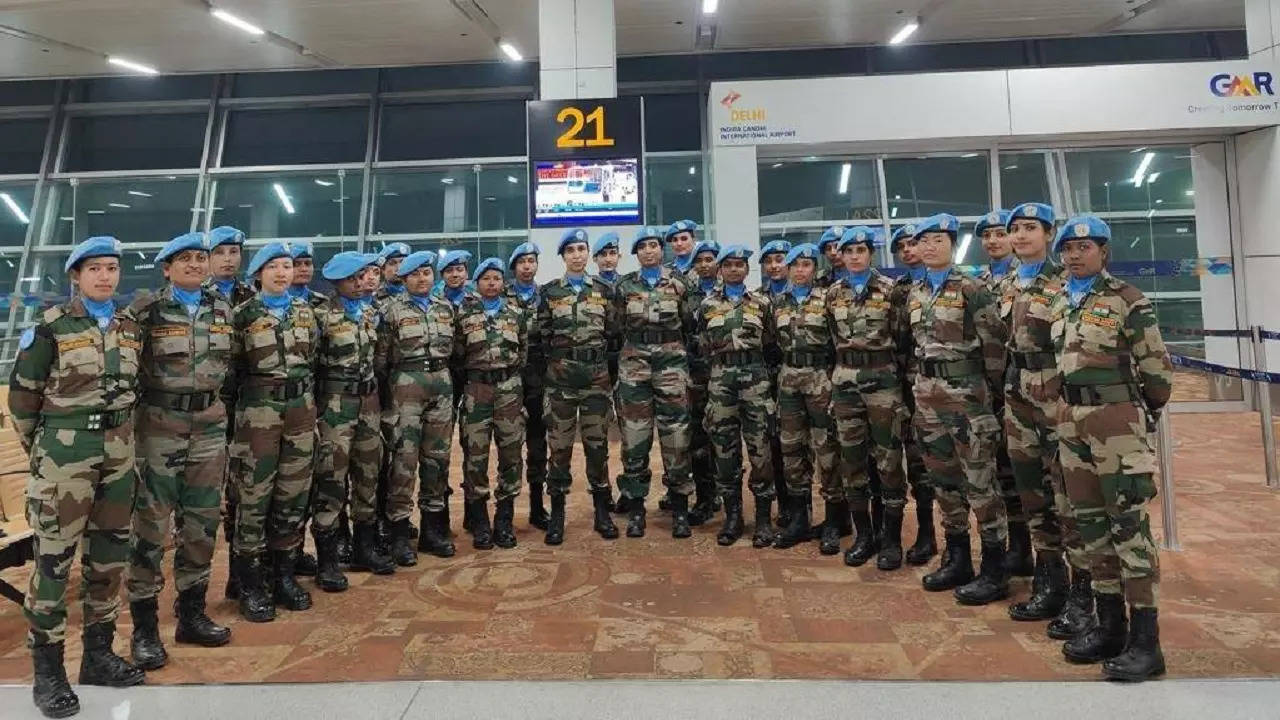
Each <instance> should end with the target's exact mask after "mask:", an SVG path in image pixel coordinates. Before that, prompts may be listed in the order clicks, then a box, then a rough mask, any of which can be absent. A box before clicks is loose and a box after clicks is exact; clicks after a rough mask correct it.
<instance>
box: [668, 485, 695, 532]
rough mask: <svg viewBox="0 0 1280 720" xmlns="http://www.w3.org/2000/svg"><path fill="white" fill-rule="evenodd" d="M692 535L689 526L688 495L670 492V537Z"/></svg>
mask: <svg viewBox="0 0 1280 720" xmlns="http://www.w3.org/2000/svg"><path fill="white" fill-rule="evenodd" d="M691 535H693V530H692V529H690V528H689V496H688V495H679V494H677V493H674V492H673V493H672V494H671V537H673V538H687V537H689V536H691Z"/></svg>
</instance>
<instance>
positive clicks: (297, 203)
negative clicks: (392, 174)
mask: <svg viewBox="0 0 1280 720" xmlns="http://www.w3.org/2000/svg"><path fill="white" fill-rule="evenodd" d="M362 186H363V179H362V178H361V175H360V173H359V172H345V171H335V172H327V173H290V174H283V175H277V174H270V175H254V176H250V177H239V178H219V179H217V180H215V181H214V182H213V187H212V190H211V192H212V193H213V203H214V205H213V218H212V222H211V224H210V227H217V226H219V225H231V226H233V227H237V228H239V229H241V230H243V231H244V233H245V234H246V235H247V236H248V237H249V238H252V239H266V238H316V237H338V236H348V235H351V236H354V235H356V234H357V231H356V228H357V227H358V226H359V224H360V195H361V188H362ZM282 196H283V197H282Z"/></svg>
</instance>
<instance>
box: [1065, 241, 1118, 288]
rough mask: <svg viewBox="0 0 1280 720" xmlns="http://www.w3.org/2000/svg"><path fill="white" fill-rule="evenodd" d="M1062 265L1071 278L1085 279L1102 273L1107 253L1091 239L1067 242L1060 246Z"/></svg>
mask: <svg viewBox="0 0 1280 720" xmlns="http://www.w3.org/2000/svg"><path fill="white" fill-rule="evenodd" d="M1062 264H1063V265H1066V266H1067V272H1069V273H1071V276H1072V277H1078V278H1087V277H1089V276H1091V275H1097V274H1098V273H1100V272H1102V267H1103V266H1104V265H1106V264H1107V251H1106V249H1105V248H1103V246H1102V245H1099V244H1098V242H1097V241H1096V240H1093V239H1091V238H1084V239H1080V240H1068V241H1066V242H1065V243H1063V244H1062Z"/></svg>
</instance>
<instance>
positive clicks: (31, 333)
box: [18, 327, 36, 350]
mask: <svg viewBox="0 0 1280 720" xmlns="http://www.w3.org/2000/svg"><path fill="white" fill-rule="evenodd" d="M35 341H36V329H35V328H33V327H29V328H27V329H26V330H25V331H23V333H22V337H21V338H19V340H18V350H26V349H27V348H29V347H31V344H32V343H34V342H35Z"/></svg>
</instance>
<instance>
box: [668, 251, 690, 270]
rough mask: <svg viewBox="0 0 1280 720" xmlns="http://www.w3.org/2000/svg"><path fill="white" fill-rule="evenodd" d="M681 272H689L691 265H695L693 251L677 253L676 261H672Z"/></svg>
mask: <svg viewBox="0 0 1280 720" xmlns="http://www.w3.org/2000/svg"><path fill="white" fill-rule="evenodd" d="M672 264H674V265H675V266H676V269H677V270H679V271H680V272H688V270H689V267H690V266H692V265H693V253H689V254H688V255H677V256H676V258H675V262H674V263H672Z"/></svg>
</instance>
